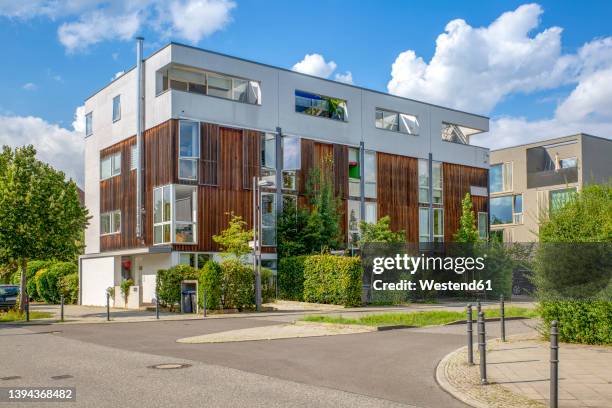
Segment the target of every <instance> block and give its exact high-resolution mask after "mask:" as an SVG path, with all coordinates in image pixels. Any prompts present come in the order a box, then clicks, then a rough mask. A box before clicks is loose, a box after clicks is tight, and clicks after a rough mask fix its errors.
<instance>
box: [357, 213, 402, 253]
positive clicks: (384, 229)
mask: <svg viewBox="0 0 612 408" xmlns="http://www.w3.org/2000/svg"><path fill="white" fill-rule="evenodd" d="M359 229H360V230H361V239H360V240H359V245H360V246H363V244H365V243H366V242H384V243H404V242H406V233H405V232H404V231H398V232H394V231H392V230H391V217H389V216H388V215H385V216H384V217H382V218H381V219H379V220H378V221H377V222H376V223H374V224H370V223H367V222H365V221H361V223H360V224H359Z"/></svg>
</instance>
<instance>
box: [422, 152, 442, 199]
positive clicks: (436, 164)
mask: <svg viewBox="0 0 612 408" xmlns="http://www.w3.org/2000/svg"><path fill="white" fill-rule="evenodd" d="M423 166H425V169H424V172H422V170H423ZM436 167H437V168H439V170H440V177H439V186H436V183H435V182H432V190H433V192H436V191H437V192H439V193H440V196H439V201H435V198H436V197H435V195H434V194H432V198H434V202H433V203H432V205H434V206H442V205H444V162H441V161H436V160H432V177H433V173H434V170H435V168H436ZM417 173H418V174H417V179H418V182H419V190H418V202H419V204H429V160H428V159H419V162H418V164H417ZM422 181H424V182H425V184H422ZM433 181H435V180H433ZM423 192H425V193H426V198H424V199H423V198H422V197H421V193H423Z"/></svg>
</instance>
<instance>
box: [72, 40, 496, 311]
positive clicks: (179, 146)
mask: <svg viewBox="0 0 612 408" xmlns="http://www.w3.org/2000/svg"><path fill="white" fill-rule="evenodd" d="M140 49H141V48H140ZM141 61H142V64H139V65H142V67H141V69H140V70H139V69H138V66H137V68H135V69H131V70H129V71H127V72H126V73H125V74H123V75H122V76H121V77H119V78H117V79H116V80H114V81H113V82H112V83H110V84H109V85H107V86H106V87H104V89H102V90H100V91H98V92H97V93H96V94H94V95H93V96H91V97H90V98H89V99H87V101H86V103H85V111H86V122H87V123H86V138H85V202H86V205H87V208H88V209H89V211H90V214H91V215H92V219H91V221H90V225H89V227H88V229H87V232H86V251H85V255H84V256H83V257H82V258H81V264H80V268H81V269H80V270H81V291H80V294H81V302H82V303H83V304H92V305H93V304H98V305H99V304H104V303H105V289H106V288H107V287H109V286H117V285H119V283H120V282H121V279H122V278H128V277H129V278H132V279H133V280H134V281H135V284H136V286H135V287H134V288H133V293H132V294H131V295H130V301H129V304H130V307H137V306H140V305H143V304H148V303H150V302H151V301H152V298H153V297H154V291H155V277H156V273H157V271H158V270H159V269H162V268H168V267H170V266H172V265H176V264H179V263H189V264H192V265H194V266H201V265H202V264H203V262H204V261H205V260H206V259H209V258H210V257H211V256H216V253H217V252H218V247H217V245H216V244H215V243H214V242H213V240H212V236H213V235H215V234H218V233H219V232H220V231H221V230H223V229H224V228H226V226H227V222H228V216H227V212H230V211H233V212H234V213H235V214H237V215H241V216H242V217H244V219H245V220H246V222H247V223H248V224H249V226H251V223H252V180H253V177H254V176H267V177H269V178H271V179H274V180H277V181H279V182H277V185H278V187H274V188H271V189H266V190H264V192H263V193H262V208H263V217H262V219H263V225H262V236H263V239H262V243H263V245H264V250H263V251H262V252H264V254H263V258H264V262H266V265H267V266H270V267H273V268H274V267H275V259H276V255H275V243H276V230H275V224H276V214H277V212H278V211H280V209H281V206H282V205H296V203H297V202H298V201H299V202H300V203H305V197H304V194H305V191H306V183H307V176H308V174H309V172H310V170H311V169H313V168H317V167H320V166H321V164H322V163H323V161H324V160H325V159H326V158H329V160H331V162H332V163H333V164H332V165H333V174H334V176H333V177H334V183H335V190H336V193H337V194H338V195H339V196H340V198H341V203H342V209H343V213H344V214H343V222H342V228H343V231H344V236H345V237H346V239H347V241H350V238H351V237H353V235H354V233H355V232H357V231H358V221H359V220H360V219H365V220H366V221H368V222H373V221H375V220H376V219H377V218H379V217H382V216H384V215H390V216H391V220H392V227H393V228H394V229H403V230H405V231H406V233H407V236H408V239H409V240H410V241H412V242H418V241H430V240H434V241H449V240H452V236H453V234H454V232H455V231H456V230H457V227H458V221H459V216H460V213H461V200H462V199H463V197H464V196H465V194H466V193H467V192H471V193H472V194H473V196H474V204H475V209H476V211H478V212H479V213H481V214H483V216H481V217H479V219H480V220H481V223H480V228H481V233H482V235H483V236H486V234H487V222H486V220H487V211H488V180H489V178H488V167H489V151H488V149H486V148H482V147H477V146H471V145H469V138H470V136H471V135H473V134H476V133H480V132H486V131H488V128H489V119H488V118H486V117H483V116H478V115H473V114H469V113H465V112H460V111H457V110H453V109H448V108H443V107H440V106H436V105H432V104H428V103H423V102H418V101H415V100H411V99H406V98H401V97H396V96H392V95H388V94H384V93H381V92H376V91H372V90H368V89H363V88H360V87H356V86H352V85H348V84H343V83H339V82H334V81H330V80H326V79H321V78H317V77H313V76H309V75H305V74H300V73H297V72H293V71H290V70H286V69H282V68H276V67H272V66H268V65H264V64H259V63H255V62H251V61H246V60H243V59H240V58H235V57H230V56H227V55H222V54H219V53H215V52H211V51H205V50H202V49H198V48H194V47H191V46H185V45H181V44H176V43H171V44H169V45H167V46H165V47H163V48H162V49H160V50H158V51H157V52H155V53H154V54H152V55H151V56H149V57H148V58H146V60H143V59H141ZM139 72H140V75H141V76H142V78H143V79H142V81H141V83H142V84H143V86H142V88H141V90H142V95H141V98H140V99H138V98H137V95H138V92H139V91H138V83H139V81H138V78H139ZM137 100H140V101H142V103H140V104H139V103H137ZM139 108H140V109H142V117H141V119H140V120H141V122H140V126H141V128H142V136H141V139H142V142H141V143H142V146H141V149H138V148H137V139H138V137H137V135H138V124H139V114H138V112H139ZM135 135H136V136H135ZM139 153H141V155H142V156H141V157H140V156H139ZM139 160H142V161H141V163H142V164H141V165H140V166H139V165H138V163H139ZM430 160H431V163H430ZM139 168H140V177H139V171H138V169H139ZM430 169H431V170H430ZM276 176H278V177H276ZM361 178H363V180H361ZM138 181H141V183H140V186H139V183H138ZM139 192H140V193H139ZM139 197H140V199H141V200H142V207H141V209H142V211H138V210H139V208H138V205H137V202H138V201H139ZM362 200H363V205H362ZM362 209H363V210H362ZM139 229H140V231H139ZM349 245H350V242H349ZM118 297H120V296H118Z"/></svg>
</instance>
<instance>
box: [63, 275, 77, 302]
mask: <svg viewBox="0 0 612 408" xmlns="http://www.w3.org/2000/svg"><path fill="white" fill-rule="evenodd" d="M59 288H60V293H61V294H62V295H64V303H76V302H77V300H78V299H79V274H78V273H71V274H69V275H66V276H62V277H61V278H60V281H59Z"/></svg>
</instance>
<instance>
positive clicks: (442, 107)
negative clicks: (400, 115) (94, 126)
mask: <svg viewBox="0 0 612 408" xmlns="http://www.w3.org/2000/svg"><path fill="white" fill-rule="evenodd" d="M171 45H176V46H179V47H185V48H191V49H193V50H197V51H202V52H208V53H211V54H215V55H219V56H222V57H225V58H231V59H235V60H238V61H243V62H248V63H251V64H256V65H260V66H263V67H267V68H272V69H277V70H280V71H285V72H291V73H293V74H297V75H303V76H305V77H310V78H315V79H319V80H322V81H327V82H331V83H334V84H337V85H342V86H348V87H351V88H355V89H359V90H362V91H367V92H373V93H377V94H379V95H385V96H390V97H393V98H398V99H403V100H406V101H411V102H417V103H422V104H424V105H429V106H433V107H436V108H441V109H447V110H450V111H454V112H459V113H464V114H466V115H472V116H478V117H481V118H485V119H489V117H488V116H485V115H480V114H477V113H470V112H466V111H462V110H459V109H454V108H449V107H446V106H442V105H436V104H434V103H430V102H424V101H420V100H417V99H412V98H406V97H404V96H398V95H393V94H390V93H387V92H382V91H377V90H375V89H370V88H365V87H363V86H358V85H353V84H347V83H345V82H340V81H334V80H332V79H327V78H321V77H318V76H316V75H310V74H304V73H302V72H297V71H293V70H291V69H288V68H282V67H277V66H274V65H270V64H265V63H263V62H257V61H253V60H249V59H246V58H241V57H236V56H234V55H229V54H224V53H222V52H219V51H212V50H207V49H205V48H200V47H196V46H193V45H187V44H182V43H179V42H175V41H170V42H169V43H168V44H166V45H164V46H163V47H161V48H159V49H157V50H156V51H155V52H153V53H152V54H151V55H149V56H148V57H146V58H145V59H144V61H146V60H148V59H149V58H151V57H153V56H154V55H155V54H157V53H159V52H161V51H162V50H164V49H166V48H168V47H170V46H171ZM135 68H136V66H135V65H134V66H133V67H131V68H130V69H128V70H127V71H125V72H124V73H123V74H122V75H120V76H119V77H117V78H115V79H113V80H112V81H111V82H109V83H108V84H106V85H105V86H104V87H102V88H100V89H99V90H98V91H96V92H95V93H93V94H91V95H90V96H89V97H87V98H86V99H85V100H86V101H87V100H89V99H91V98H92V97H93V96H95V95H97V94H98V93H100V92H102V91H103V90H104V89H106V88H107V87H109V86H110V85H111V84H112V83H113V82H115V81H117V80H118V79H120V78H121V77H123V76H124V75H125V74H127V73H128V72H130V71H132V70H133V69H135Z"/></svg>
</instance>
